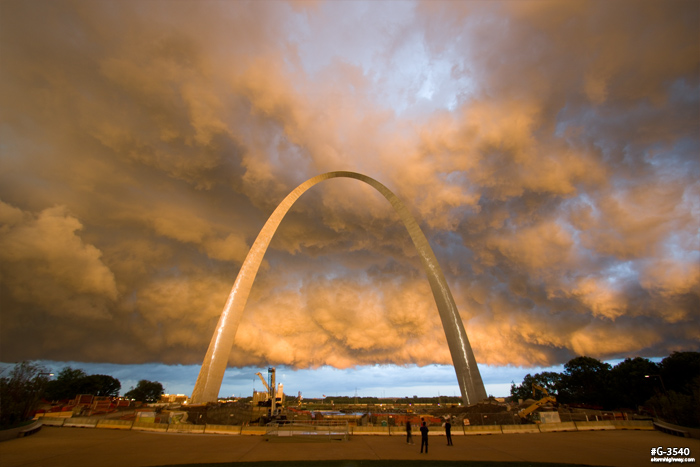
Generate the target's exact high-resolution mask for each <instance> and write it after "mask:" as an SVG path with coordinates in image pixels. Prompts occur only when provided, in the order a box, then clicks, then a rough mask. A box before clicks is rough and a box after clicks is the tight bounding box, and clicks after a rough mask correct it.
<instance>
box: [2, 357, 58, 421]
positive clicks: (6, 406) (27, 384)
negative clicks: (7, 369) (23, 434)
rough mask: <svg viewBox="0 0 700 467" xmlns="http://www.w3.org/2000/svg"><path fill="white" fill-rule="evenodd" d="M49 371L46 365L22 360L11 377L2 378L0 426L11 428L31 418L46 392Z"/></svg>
mask: <svg viewBox="0 0 700 467" xmlns="http://www.w3.org/2000/svg"><path fill="white" fill-rule="evenodd" d="M48 376H49V373H48V372H47V371H46V369H45V368H44V367H41V366H38V365H35V364H33V363H30V362H22V363H19V364H17V365H15V367H14V368H13V369H12V372H11V373H10V377H9V378H7V377H5V378H0V426H1V427H3V428H9V427H12V426H15V425H17V424H19V423H21V422H23V421H25V420H28V419H30V418H31V414H32V412H33V411H34V410H36V408H37V406H38V404H39V401H40V400H41V395H42V394H43V393H44V389H45V386H46V383H47V382H48Z"/></svg>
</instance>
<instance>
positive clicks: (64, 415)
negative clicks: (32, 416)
mask: <svg viewBox="0 0 700 467" xmlns="http://www.w3.org/2000/svg"><path fill="white" fill-rule="evenodd" d="M72 416H73V412H72V411H70V410H66V411H65V412H45V413H38V414H36V417H37V418H44V417H48V418H71V417H72Z"/></svg>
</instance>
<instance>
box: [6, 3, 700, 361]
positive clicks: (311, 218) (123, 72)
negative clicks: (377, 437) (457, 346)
mask: <svg viewBox="0 0 700 467" xmlns="http://www.w3.org/2000/svg"><path fill="white" fill-rule="evenodd" d="M0 8H1V9H2V14H1V15H0V21H1V22H2V24H1V25H0V26H1V27H0V41H1V42H0V47H1V48H0V53H1V55H0V57H1V60H2V67H0V68H1V70H0V99H1V101H2V105H1V106H0V107H1V108H2V110H0V115H1V116H2V127H1V131H2V141H3V143H2V152H1V155H0V157H2V171H0V200H2V204H0V222H1V224H0V246H2V248H1V249H0V279H1V285H0V287H2V293H1V298H0V300H2V323H3V326H2V330H1V331H0V332H1V333H2V335H1V337H2V359H3V360H5V361H15V360H21V359H27V358H35V359H53V360H63V361H99V362H114V363H142V362H163V363H167V364H196V363H199V362H201V359H202V358H203V355H204V352H205V350H206V346H207V344H208V341H209V339H210V336H211V333H212V331H213V328H214V325H215V323H216V320H217V317H218V314H219V313H220V310H221V307H222V305H223V303H224V300H225V297H226V294H227V293H228V290H229V288H230V286H231V284H232V283H233V280H234V279H235V276H236V273H237V271H238V268H239V267H240V264H241V263H242V261H243V259H244V258H245V255H246V253H247V250H248V248H249V247H250V245H251V244H252V242H253V241H254V239H255V236H256V235H257V232H258V231H259V230H260V228H261V227H262V225H263V223H264V222H265V219H266V218H267V216H268V215H269V214H270V213H271V211H272V210H273V209H274V207H275V206H276V205H277V203H278V202H279V201H280V200H281V199H282V198H283V197H284V196H285V195H286V194H287V193H288V192H289V191H290V190H291V189H293V188H294V187H295V186H296V185H297V184H299V183H301V182H303V181H304V180H306V179H308V178H310V177H312V176H314V175H317V174H319V173H322V172H326V171H330V170H354V171H358V172H362V173H366V174H367V175H369V176H371V177H373V178H375V179H377V180H379V181H380V182H382V183H384V184H385V185H387V186H388V187H389V188H390V189H392V190H394V191H395V192H396V194H397V195H398V196H399V197H400V198H401V199H402V200H403V201H404V202H405V203H406V204H407V205H408V206H409V208H410V209H411V210H412V212H413V213H414V214H415V216H416V218H417V219H418V220H419V222H421V225H422V226H423V228H424V229H425V231H426V234H427V235H428V237H429V239H430V241H431V244H433V246H434V248H435V250H436V252H437V254H438V259H439V260H440V262H441V264H442V266H443V268H444V270H445V273H446V275H447V278H448V281H449V282H450V285H451V286H452V288H453V293H454V295H455V298H456V300H457V303H458V306H459V308H460V311H461V313H462V316H463V318H464V320H465V325H466V327H467V330H468V333H469V336H470V339H471V340H472V345H473V347H474V350H475V353H476V356H477V360H478V361H479V362H480V363H485V364H490V365H524V366H530V365H539V366H545V365H555V364H559V363H562V362H564V361H566V360H567V359H569V358H571V357H572V356H575V355H578V354H586V355H589V356H593V357H597V358H605V359H610V358H619V357H624V356H628V355H644V356H664V355H667V354H668V353H670V352H671V351H673V350H693V349H695V350H697V349H698V346H700V335H699V334H698V332H697V328H696V327H695V326H693V325H692V323H696V322H697V321H698V318H700V315H699V314H700V298H699V297H700V269H699V267H698V264H699V262H700V244H699V243H700V239H699V233H698V232H699V228H698V227H699V226H698V219H699V218H700V211H699V209H700V182H698V180H700V163H699V162H698V157H697V156H698V150H699V149H700V142H699V139H698V134H697V128H698V126H699V124H700V117H699V115H698V113H699V112H700V111H699V110H698V109H699V108H700V106H699V105H698V104H699V98H698V96H699V95H700V85H699V83H698V76H699V75H700V73H699V72H700V69H699V65H698V60H699V58H698V57H700V51H699V47H700V46H699V45H698V41H697V37H698V24H699V23H698V5H697V3H696V2H685V1H670V2H663V3H661V2H644V1H643V2H639V1H635V2H627V1H618V2H612V3H611V2H603V1H594V2H591V1H585V2H576V1H571V2H547V1H522V2H433V1H431V2H422V3H421V2H418V3H413V2H385V3H384V2H379V3H377V2H370V3H362V2H292V3H285V2H189V1H184V2H176V3H172V2H157V1H151V2H135V1H134V2H132V1H120V2H98V1H89V2H82V1H73V2H58V1H51V2H43V1H31V2H10V1H7V2H3V3H2V4H1V5H0ZM358 185H359V184H358V183H356V182H355V181H353V180H333V181H330V182H325V183H324V184H322V185H321V186H318V187H315V188H314V189H313V190H312V191H310V192H309V193H307V194H305V195H304V196H303V197H302V198H301V199H300V201H299V202H298V203H297V205H296V206H295V207H294V208H293V210H292V211H291V212H290V213H289V216H288V218H287V219H286V220H285V221H284V222H283V224H282V226H281V227H280V231H279V232H278V235H277V236H276V238H275V239H274V241H273V243H272V245H271V249H270V251H269V252H268V254H267V256H266V259H265V264H264V265H263V267H262V268H261V272H260V275H259V277H258V281H257V282H256V284H255V286H254V289H253V292H252V294H251V300H250V302H249V304H248V308H247V310H248V313H247V315H246V316H245V317H244V320H243V322H242V323H241V327H240V329H239V333H238V337H237V343H236V345H235V347H234V351H233V353H232V356H231V360H230V363H231V364H232V365H235V366H245V365H260V366H265V365H268V364H284V365H288V366H289V367H299V368H305V367H322V366H324V365H332V366H335V367H338V368H348V367H352V366H356V365H374V364H398V365H404V364H418V365H429V364H431V363H439V364H446V363H450V357H449V353H448V352H447V348H446V346H445V339H444V334H443V332H442V329H441V324H440V322H439V319H438V318H437V314H436V313H435V306H434V304H433V302H432V298H431V295H430V292H429V287H428V285H427V282H426V281H425V276H424V274H423V272H422V271H421V270H420V262H419V260H418V258H417V256H416V254H415V252H414V251H413V247H412V245H411V243H410V238H409V237H408V236H407V234H406V233H405V231H404V230H403V228H402V227H401V226H400V225H398V217H397V216H396V215H395V214H394V213H393V212H392V211H391V207H390V205H389V204H388V203H386V201H385V200H384V199H383V198H382V197H381V196H380V195H379V194H377V193H374V192H373V191H372V189H370V188H368V187H365V186H358ZM29 336H31V337H32V339H29V338H28V337H29Z"/></svg>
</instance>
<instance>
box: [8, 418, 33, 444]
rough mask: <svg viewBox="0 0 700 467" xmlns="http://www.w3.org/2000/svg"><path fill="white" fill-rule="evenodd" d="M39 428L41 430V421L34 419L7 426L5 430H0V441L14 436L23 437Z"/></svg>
mask: <svg viewBox="0 0 700 467" xmlns="http://www.w3.org/2000/svg"><path fill="white" fill-rule="evenodd" d="M39 430H41V421H39V420H34V421H33V422H32V423H30V424H28V425H23V426H18V427H15V428H9V429H7V430H0V441H7V440H10V439H15V438H23V437H25V436H29V435H32V434H34V433H36V432H37V431H39Z"/></svg>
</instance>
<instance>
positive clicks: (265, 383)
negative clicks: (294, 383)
mask: <svg viewBox="0 0 700 467" xmlns="http://www.w3.org/2000/svg"><path fill="white" fill-rule="evenodd" d="M255 374H256V375H258V376H259V377H260V381H262V383H263V386H265V389H267V393H268V394H270V386H268V385H267V381H265V378H263V375H262V373H255Z"/></svg>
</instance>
